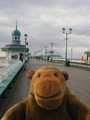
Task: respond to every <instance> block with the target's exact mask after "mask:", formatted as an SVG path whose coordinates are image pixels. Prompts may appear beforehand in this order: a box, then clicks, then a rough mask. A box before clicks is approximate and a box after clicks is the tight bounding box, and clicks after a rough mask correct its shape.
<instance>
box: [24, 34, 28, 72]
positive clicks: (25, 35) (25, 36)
mask: <svg viewBox="0 0 90 120" xmlns="http://www.w3.org/2000/svg"><path fill="white" fill-rule="evenodd" d="M27 36H28V35H27V34H24V38H25V50H24V70H26V44H27V43H26V40H27Z"/></svg>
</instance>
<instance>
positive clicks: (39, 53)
mask: <svg viewBox="0 0 90 120" xmlns="http://www.w3.org/2000/svg"><path fill="white" fill-rule="evenodd" d="M34 56H37V57H42V58H45V57H46V58H48V57H51V51H49V50H47V51H45V50H38V51H36V53H35V54H34ZM52 57H53V58H56V59H60V58H62V55H61V54H60V53H58V52H57V51H53V53H52Z"/></svg>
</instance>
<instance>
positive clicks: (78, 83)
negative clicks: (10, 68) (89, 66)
mask: <svg viewBox="0 0 90 120" xmlns="http://www.w3.org/2000/svg"><path fill="white" fill-rule="evenodd" d="M42 66H54V67H56V68H58V69H60V70H61V71H66V72H68V74H69V80H68V81H67V85H68V86H69V88H70V90H71V92H72V93H73V94H75V95H77V96H78V97H79V98H81V99H83V100H84V101H85V102H86V103H87V104H88V105H90V71H86V70H83V69H78V68H74V67H70V66H69V67H67V66H64V65H62V64H58V63H51V62H48V61H43V60H36V59H31V58H30V59H29V60H28V62H27V64H26V70H24V69H23V68H22V70H21V71H20V73H19V75H18V76H17V78H15V81H14V83H13V87H12V89H8V91H9V92H8V97H7V98H2V97H0V118H1V117H2V115H3V114H4V113H5V112H6V111H7V110H8V109H9V108H10V107H12V106H13V105H14V104H16V103H18V102H20V101H22V100H24V99H25V98H26V97H27V96H28V91H29V86H30V80H29V79H28V78H27V76H26V74H27V72H28V71H29V70H37V69H38V68H40V67H42Z"/></svg>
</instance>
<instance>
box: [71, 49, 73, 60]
mask: <svg viewBox="0 0 90 120" xmlns="http://www.w3.org/2000/svg"><path fill="white" fill-rule="evenodd" d="M72 51H73V49H72V48H71V61H72Z"/></svg>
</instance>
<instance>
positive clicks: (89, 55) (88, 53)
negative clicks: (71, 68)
mask: <svg viewBox="0 0 90 120" xmlns="http://www.w3.org/2000/svg"><path fill="white" fill-rule="evenodd" d="M84 53H85V54H86V55H87V61H88V63H90V50H87V51H85V52H84Z"/></svg>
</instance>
